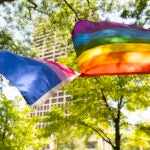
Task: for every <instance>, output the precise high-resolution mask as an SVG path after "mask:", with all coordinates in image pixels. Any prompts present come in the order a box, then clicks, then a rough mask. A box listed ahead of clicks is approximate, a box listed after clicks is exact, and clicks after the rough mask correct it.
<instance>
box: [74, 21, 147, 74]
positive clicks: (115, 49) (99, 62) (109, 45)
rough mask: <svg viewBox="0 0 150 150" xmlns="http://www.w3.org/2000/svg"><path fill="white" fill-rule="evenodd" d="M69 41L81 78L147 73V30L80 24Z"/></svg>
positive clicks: (103, 24)
mask: <svg viewBox="0 0 150 150" xmlns="http://www.w3.org/2000/svg"><path fill="white" fill-rule="evenodd" d="M72 40H73V43H74V47H75V51H76V55H77V62H78V64H79V68H80V71H81V73H82V74H81V76H98V75H128V74H148V73H150V30H147V29H143V28H139V27H136V26H133V25H127V24H121V23H116V22H109V21H101V22H91V21H88V20H81V21H79V22H77V23H76V25H75V27H74V30H73V33H72Z"/></svg>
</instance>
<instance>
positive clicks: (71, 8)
mask: <svg viewBox="0 0 150 150" xmlns="http://www.w3.org/2000/svg"><path fill="white" fill-rule="evenodd" d="M63 1H64V2H65V3H66V5H67V6H68V7H69V8H70V9H71V10H72V11H73V13H74V14H75V16H76V17H77V18H78V20H81V19H80V18H79V16H78V14H77V12H76V11H75V10H74V9H73V8H72V7H71V5H70V4H69V3H68V2H67V1H66V0H63Z"/></svg>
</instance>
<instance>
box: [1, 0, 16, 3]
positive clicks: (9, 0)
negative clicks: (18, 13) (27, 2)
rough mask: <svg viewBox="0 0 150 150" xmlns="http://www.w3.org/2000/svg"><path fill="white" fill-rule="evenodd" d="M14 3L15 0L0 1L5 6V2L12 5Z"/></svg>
mask: <svg viewBox="0 0 150 150" xmlns="http://www.w3.org/2000/svg"><path fill="white" fill-rule="evenodd" d="M13 1H15V0H0V4H3V3H5V2H8V3H11V2H13Z"/></svg>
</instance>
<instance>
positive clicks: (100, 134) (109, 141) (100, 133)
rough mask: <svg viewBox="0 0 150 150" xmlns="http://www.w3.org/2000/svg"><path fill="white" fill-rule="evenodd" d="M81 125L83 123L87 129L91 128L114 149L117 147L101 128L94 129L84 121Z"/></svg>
mask: <svg viewBox="0 0 150 150" xmlns="http://www.w3.org/2000/svg"><path fill="white" fill-rule="evenodd" d="M79 123H81V124H82V125H84V126H86V127H88V128H91V129H92V130H94V131H95V132H96V133H97V134H98V135H99V136H100V137H101V138H102V139H103V140H104V141H106V142H107V143H109V144H110V145H111V146H112V147H113V148H114V147H115V146H114V145H113V143H112V142H111V140H110V138H109V137H108V136H107V135H106V134H105V132H104V131H103V130H102V129H100V128H98V129H96V128H94V127H93V126H90V125H89V124H87V123H85V122H84V121H80V122H79ZM98 130H100V132H99V131H98Z"/></svg>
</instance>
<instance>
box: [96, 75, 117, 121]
mask: <svg viewBox="0 0 150 150" xmlns="http://www.w3.org/2000/svg"><path fill="white" fill-rule="evenodd" d="M95 79H96V81H97V82H99V81H98V79H97V78H96V77H95ZM100 91H101V94H102V100H103V101H104V103H105V105H106V108H107V109H108V110H109V111H110V114H111V116H112V118H113V120H115V116H114V115H113V114H112V113H111V112H112V109H111V108H110V106H109V104H108V102H107V99H106V96H105V94H104V91H103V89H101V88H100Z"/></svg>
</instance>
